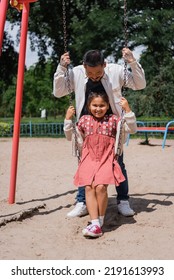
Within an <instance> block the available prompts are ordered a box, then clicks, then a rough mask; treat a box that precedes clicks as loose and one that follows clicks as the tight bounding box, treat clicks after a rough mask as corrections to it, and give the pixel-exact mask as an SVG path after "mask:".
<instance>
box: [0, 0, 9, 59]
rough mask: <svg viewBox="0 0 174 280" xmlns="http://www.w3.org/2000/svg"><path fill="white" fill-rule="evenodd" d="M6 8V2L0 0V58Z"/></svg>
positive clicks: (6, 0)
mask: <svg viewBox="0 0 174 280" xmlns="http://www.w3.org/2000/svg"><path fill="white" fill-rule="evenodd" d="M7 8H8V0H0V56H1V50H2V41H3V36H4V26H5V20H6V14H7Z"/></svg>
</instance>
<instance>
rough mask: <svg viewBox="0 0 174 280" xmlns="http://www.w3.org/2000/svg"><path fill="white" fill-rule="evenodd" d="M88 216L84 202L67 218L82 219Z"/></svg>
mask: <svg viewBox="0 0 174 280" xmlns="http://www.w3.org/2000/svg"><path fill="white" fill-rule="evenodd" d="M87 214H88V210H87V207H86V205H85V204H84V203H83V202H77V203H76V206H75V207H74V209H73V210H71V211H70V212H68V214H67V217H71V218H74V217H82V216H85V215H87Z"/></svg>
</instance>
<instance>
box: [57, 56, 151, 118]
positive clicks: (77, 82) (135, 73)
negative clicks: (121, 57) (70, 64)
mask: <svg viewBox="0 0 174 280" xmlns="http://www.w3.org/2000/svg"><path fill="white" fill-rule="evenodd" d="M129 65H130V67H131V71H127V78H126V85H125V86H126V87H128V88H131V89H133V90H141V89H143V88H145V86H146V80H145V75H144V70H143V69H142V67H141V65H140V64H139V63H138V62H137V61H134V62H132V63H130V64H129ZM104 71H105V73H104V75H103V77H102V79H101V82H102V84H103V87H104V89H105V91H106V93H107V95H108V97H109V102H110V106H111V109H112V112H113V114H115V115H117V116H118V117H119V116H120V115H121V107H120V106H119V101H120V97H121V90H122V87H123V85H124V67H123V66H121V65H118V64H112V63H109V64H106V67H105V68H104ZM68 76H69V78H68ZM68 76H67V69H66V68H65V67H63V66H61V65H60V64H59V65H58V67H57V70H56V73H55V74H54V81H53V94H54V96H56V97H62V96H65V95H67V94H69V93H70V92H75V101H76V116H77V121H78V120H79V117H80V114H81V111H82V109H83V106H84V103H85V91H86V83H87V81H88V77H87V76H86V73H85V68H84V66H83V65H79V66H76V67H74V68H72V69H69V71H68ZM68 81H69V82H70V83H68ZM68 84H69V85H68Z"/></svg>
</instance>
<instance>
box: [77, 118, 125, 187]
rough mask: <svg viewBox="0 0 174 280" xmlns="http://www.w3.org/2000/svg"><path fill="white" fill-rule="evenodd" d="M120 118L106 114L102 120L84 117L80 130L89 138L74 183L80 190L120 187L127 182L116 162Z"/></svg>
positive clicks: (84, 144) (80, 123)
mask: <svg viewBox="0 0 174 280" xmlns="http://www.w3.org/2000/svg"><path fill="white" fill-rule="evenodd" d="M117 123H118V119H117V117H116V116H115V115H105V116H104V117H103V118H102V120H98V119H95V118H94V117H93V116H90V115H84V116H82V117H81V118H80V120H79V123H78V129H79V131H80V132H82V133H83V134H84V136H85V140H84V143H83V148H82V157H81V161H80V163H79V166H78V169H77V172H76V174H75V176H74V184H75V185H76V186H78V187H80V186H87V185H92V183H93V184H94V186H97V185H99V184H106V185H108V184H114V185H116V186H118V185H119V184H120V183H121V182H123V181H124V180H125V177H124V176H123V174H122V171H121V168H120V166H119V164H118V162H117V161H116V160H115V154H114V145H115V137H116V131H117Z"/></svg>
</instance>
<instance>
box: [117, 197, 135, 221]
mask: <svg viewBox="0 0 174 280" xmlns="http://www.w3.org/2000/svg"><path fill="white" fill-rule="evenodd" d="M117 207H118V213H120V214H122V215H123V216H125V217H131V216H133V215H134V214H135V212H134V210H133V209H131V208H130V205H129V201H128V200H120V202H119V203H118V205H117Z"/></svg>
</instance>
